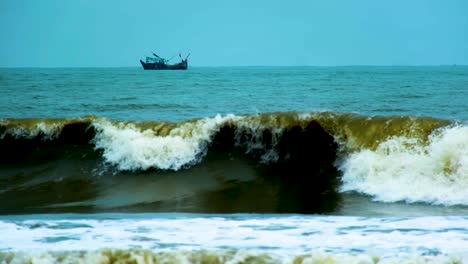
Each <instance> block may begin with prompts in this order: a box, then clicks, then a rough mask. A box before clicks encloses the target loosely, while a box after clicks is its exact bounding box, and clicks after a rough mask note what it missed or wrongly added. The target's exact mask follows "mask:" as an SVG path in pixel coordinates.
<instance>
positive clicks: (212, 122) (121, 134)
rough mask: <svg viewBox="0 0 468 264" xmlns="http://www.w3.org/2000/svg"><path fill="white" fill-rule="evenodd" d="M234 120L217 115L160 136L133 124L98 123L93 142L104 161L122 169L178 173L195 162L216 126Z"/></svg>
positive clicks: (216, 128)
mask: <svg viewBox="0 0 468 264" xmlns="http://www.w3.org/2000/svg"><path fill="white" fill-rule="evenodd" d="M233 118H235V117H234V116H232V115H228V116H224V117H222V116H220V115H218V116H216V117H213V118H205V119H200V120H198V121H195V122H186V123H184V124H182V125H180V126H178V127H176V128H174V129H172V130H171V131H170V132H169V134H167V135H163V136H160V135H157V134H155V132H154V131H153V130H151V129H147V130H141V129H140V128H138V127H136V126H135V125H134V124H122V123H121V124H112V123H111V122H109V121H105V120H101V121H98V122H95V123H94V124H93V125H94V127H95V128H96V130H97V134H96V137H95V140H94V143H95V146H96V148H97V149H102V150H103V156H104V158H105V160H106V161H108V162H110V163H111V164H114V165H116V166H117V167H118V168H119V169H121V170H138V169H142V170H145V169H148V168H159V169H171V170H179V169H180V168H181V167H183V166H184V165H189V164H193V163H196V162H198V161H199V160H200V159H201V158H202V157H203V156H204V154H205V153H206V150H207V149H206V147H207V144H208V143H209V140H210V139H211V137H212V136H213V134H214V133H215V132H216V131H218V129H219V126H220V125H221V124H223V123H225V122H227V121H228V120H231V119H233Z"/></svg>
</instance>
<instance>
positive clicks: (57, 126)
mask: <svg viewBox="0 0 468 264" xmlns="http://www.w3.org/2000/svg"><path fill="white" fill-rule="evenodd" d="M2 123H3V124H8V122H2ZM63 125H64V124H62V123H60V122H57V123H46V122H37V123H36V124H34V126H33V127H26V126H20V125H18V126H11V127H8V128H7V129H5V131H4V132H3V133H2V134H1V135H0V139H1V138H4V137H5V136H6V135H12V136H14V137H18V138H19V137H24V138H34V137H37V136H39V135H42V136H43V138H44V139H54V138H56V137H58V135H59V134H60V132H61V131H62V129H63Z"/></svg>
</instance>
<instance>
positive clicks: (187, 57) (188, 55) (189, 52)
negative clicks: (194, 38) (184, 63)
mask: <svg viewBox="0 0 468 264" xmlns="http://www.w3.org/2000/svg"><path fill="white" fill-rule="evenodd" d="M190 54H192V53H190V52H189V54H188V55H187V57H185V60H187V59H188V57H190Z"/></svg>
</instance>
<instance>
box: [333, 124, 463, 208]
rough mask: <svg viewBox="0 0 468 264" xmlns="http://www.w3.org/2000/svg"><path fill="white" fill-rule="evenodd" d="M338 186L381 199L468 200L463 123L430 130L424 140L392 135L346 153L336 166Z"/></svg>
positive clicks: (454, 203) (444, 201) (416, 200)
mask: <svg viewBox="0 0 468 264" xmlns="http://www.w3.org/2000/svg"><path fill="white" fill-rule="evenodd" d="M340 169H341V171H342V172H343V177H342V181H343V185H342V186H341V190H342V191H357V192H361V193H364V194H368V195H371V196H373V197H374V199H375V200H378V201H382V202H397V201H406V202H410V203H412V202H424V203H432V204H443V205H456V204H462V205H467V204H468V193H467V192H466V190H467V189H468V126H463V125H459V126H453V127H446V128H443V129H439V130H436V131H434V132H433V133H432V134H431V135H430V136H429V138H428V143H427V144H425V143H424V142H421V140H420V139H418V138H408V137H391V138H389V139H387V140H386V141H384V142H382V143H381V144H379V145H378V147H377V148H376V149H375V150H372V149H361V150H359V151H356V152H354V153H351V154H349V155H348V156H347V157H346V158H345V160H344V162H343V164H342V165H341V167H340Z"/></svg>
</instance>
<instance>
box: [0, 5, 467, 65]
mask: <svg viewBox="0 0 468 264" xmlns="http://www.w3.org/2000/svg"><path fill="white" fill-rule="evenodd" d="M0 33H1V41H0V67H101V66H103V67H109V66H110V67H113V66H139V62H138V60H139V59H140V58H144V56H145V55H150V54H151V52H152V51H154V52H156V53H158V54H160V55H162V56H165V57H166V58H170V57H171V56H173V55H176V54H177V53H178V52H179V51H182V53H183V54H186V53H187V52H189V51H190V52H191V53H192V55H191V57H190V64H191V65H195V66H240V65H247V66H255V65H284V66H289V65H291V66H295V65H317V66H322V65H324V66H332V65H440V64H444V65H445V64H449V65H451V64H468V1H467V0H445V1H443V0H392V1H378V0H356V1H346V0H322V1H314V0H288V1H275V0H257V1H254V0H236V1H221V0H197V1H178V0H175V1H167V0H166V1H160V0H135V1H130V0H128V1H119V0H81V1H78V0H76V1H72V0H1V1H0ZM174 61H176V59H174Z"/></svg>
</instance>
